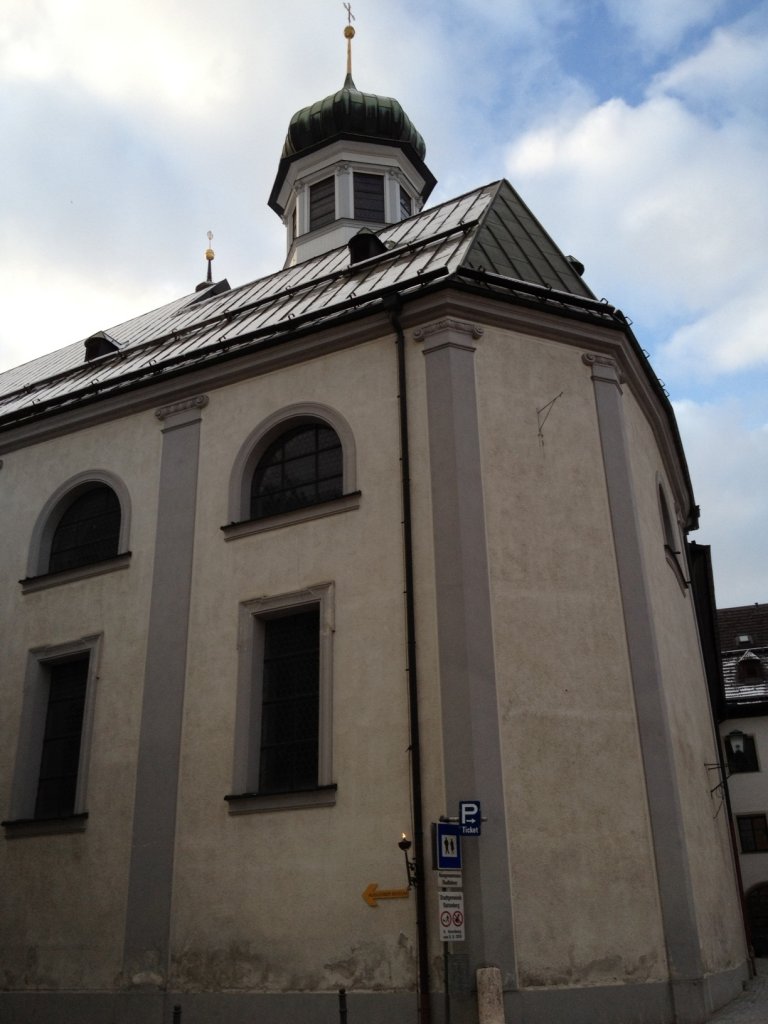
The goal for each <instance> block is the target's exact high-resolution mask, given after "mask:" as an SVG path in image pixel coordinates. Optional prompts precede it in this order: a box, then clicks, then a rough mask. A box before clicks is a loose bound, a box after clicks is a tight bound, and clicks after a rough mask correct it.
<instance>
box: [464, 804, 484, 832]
mask: <svg viewBox="0 0 768 1024" xmlns="http://www.w3.org/2000/svg"><path fill="white" fill-rule="evenodd" d="M459 824H460V825H461V834H462V835H463V836H479V835H480V828H481V824H482V817H481V814H480V801H479V800H461V801H459Z"/></svg>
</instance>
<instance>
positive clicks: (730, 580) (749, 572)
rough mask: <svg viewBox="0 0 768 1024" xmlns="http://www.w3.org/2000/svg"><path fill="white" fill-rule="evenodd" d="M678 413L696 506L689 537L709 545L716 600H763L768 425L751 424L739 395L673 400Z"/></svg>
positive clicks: (767, 574) (767, 592)
mask: <svg viewBox="0 0 768 1024" xmlns="http://www.w3.org/2000/svg"><path fill="white" fill-rule="evenodd" d="M675 414H676V416H677V421H678V424H679V427H680V433H681V435H682V438H683V443H684V445H685V450H686V454H687V457H688V466H689V469H690V474H691V479H692V481H693V489H694V493H695V495H696V500H697V502H698V503H699V505H700V506H701V529H700V530H698V531H697V532H696V533H695V534H692V535H691V539H692V540H695V541H697V542H698V543H701V544H710V545H711V546H712V562H713V566H714V575H715V580H716V598H717V603H718V606H719V607H721V608H727V607H730V606H733V605H740V604H749V603H750V602H752V601H766V600H768V530H766V528H765V524H766V522H768V477H767V476H766V473H765V467H766V466H767V465H768V426H766V425H765V424H763V425H758V426H757V427H751V426H749V425H748V417H747V416H746V415H745V409H744V403H743V402H740V401H738V400H736V399H731V400H728V401H720V402H713V403H707V404H699V403H696V402H690V401H686V402H676V403H675ZM766 418H768V414H767V415H766Z"/></svg>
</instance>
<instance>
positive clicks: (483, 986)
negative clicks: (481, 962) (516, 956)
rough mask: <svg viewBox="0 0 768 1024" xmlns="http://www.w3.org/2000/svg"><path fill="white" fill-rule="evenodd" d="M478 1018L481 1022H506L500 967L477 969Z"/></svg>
mask: <svg viewBox="0 0 768 1024" xmlns="http://www.w3.org/2000/svg"><path fill="white" fill-rule="evenodd" d="M477 1019H478V1021H479V1022H480V1024H504V993H503V990H502V985H501V971H500V970H499V968H498V967H479V968H478V970H477Z"/></svg>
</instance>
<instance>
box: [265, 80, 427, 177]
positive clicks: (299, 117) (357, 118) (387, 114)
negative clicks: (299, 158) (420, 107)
mask: <svg viewBox="0 0 768 1024" xmlns="http://www.w3.org/2000/svg"><path fill="white" fill-rule="evenodd" d="M351 135H357V136H360V137H361V138H365V139H373V140H376V141H381V142H384V143H389V144H392V143H395V144H399V145H401V146H406V147H409V148H412V149H413V151H414V152H415V153H416V155H417V156H418V157H419V158H420V159H421V160H423V159H424V156H425V154H426V151H427V147H426V146H425V145H424V139H422V137H421V135H420V134H419V133H418V132H417V131H416V129H415V128H414V127H413V124H412V122H411V119H410V118H409V117H408V115H407V114H406V113H405V111H404V110H403V108H402V107H401V106H400V104H399V103H398V101H397V100H395V99H391V98H390V97H389V96H375V95H374V94H373V93H369V92H360V90H359V89H358V88H357V86H356V85H355V83H354V81H353V80H352V75H351V74H347V77H346V79H345V81H344V85H343V86H342V87H341V89H339V91H338V92H335V93H333V94H332V95H331V96H326V97H325V99H323V100H318V101H317V102H316V103H313V104H312V105H311V106H309V107H304V108H303V109H302V110H299V111H297V112H296V113H295V114H294V115H293V117H292V118H291V123H290V125H289V126H288V134H287V135H286V137H285V144H284V146H283V152H282V154H281V156H282V158H283V159H285V158H286V157H292V156H295V155H297V154H298V153H302V152H304V151H305V150H308V149H313V148H314V147H315V146H318V145H321V144H323V143H327V142H331V141H332V140H333V139H334V138H336V137H338V136H343V137H346V138H349V136H351Z"/></svg>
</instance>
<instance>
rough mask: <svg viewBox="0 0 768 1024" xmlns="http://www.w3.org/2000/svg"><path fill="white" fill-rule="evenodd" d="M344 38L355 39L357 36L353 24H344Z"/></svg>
mask: <svg viewBox="0 0 768 1024" xmlns="http://www.w3.org/2000/svg"><path fill="white" fill-rule="evenodd" d="M344 38H345V39H354V38H355V30H354V28H353V27H352V26H351V25H345V26H344Z"/></svg>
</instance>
